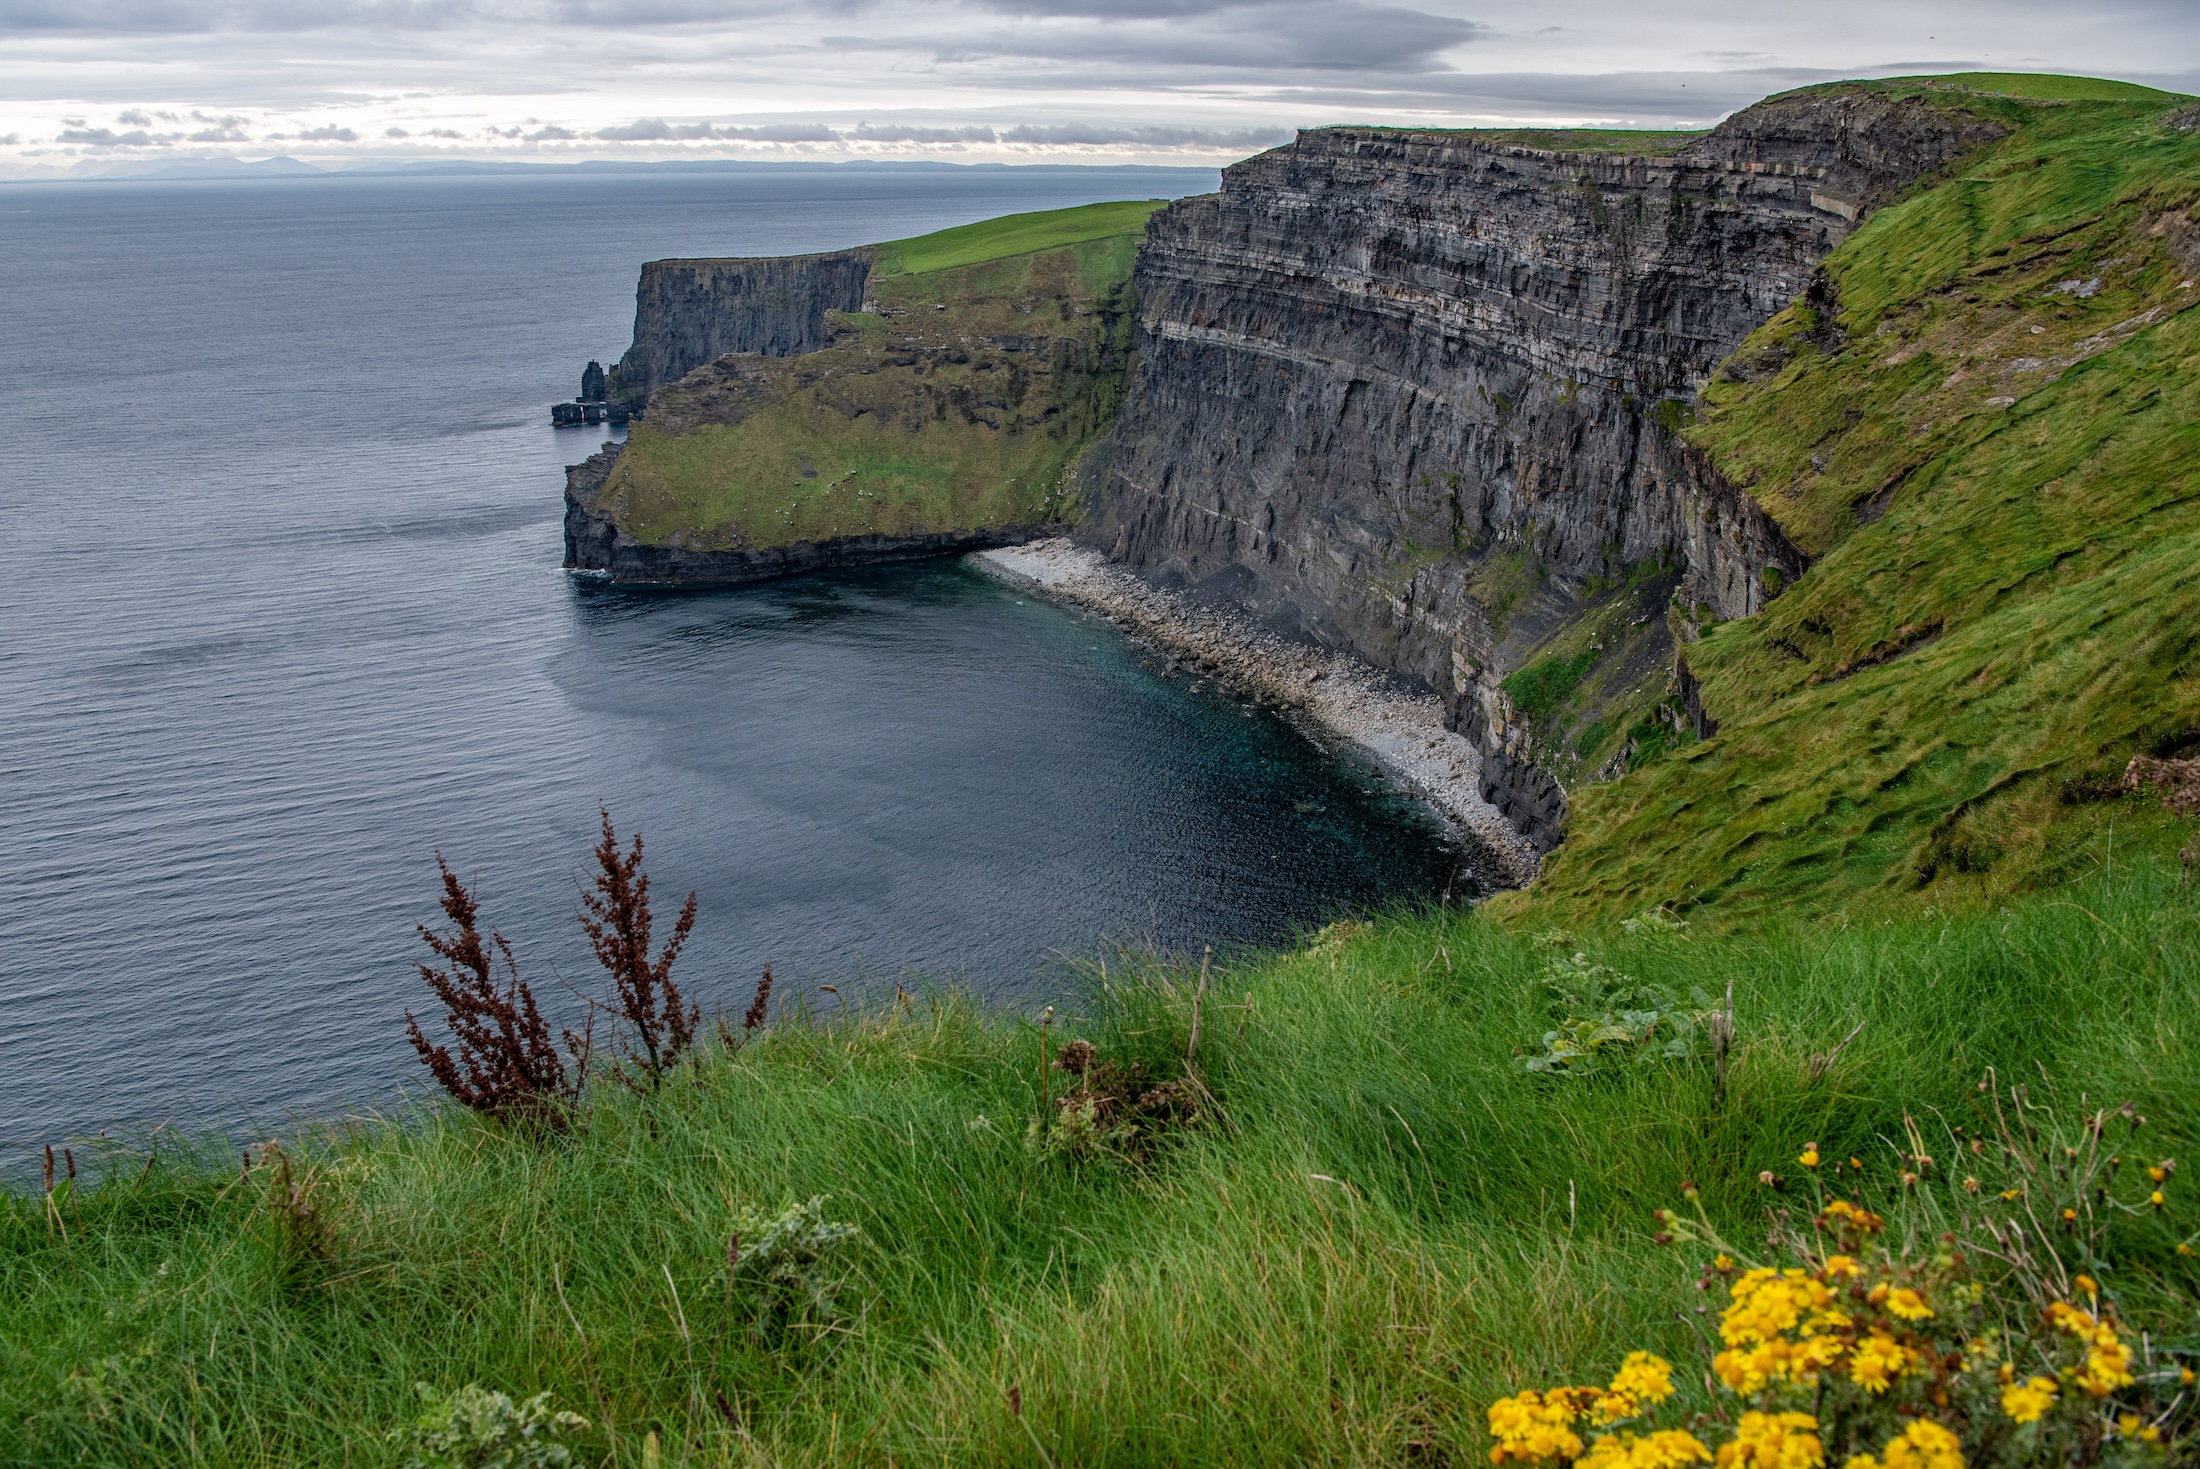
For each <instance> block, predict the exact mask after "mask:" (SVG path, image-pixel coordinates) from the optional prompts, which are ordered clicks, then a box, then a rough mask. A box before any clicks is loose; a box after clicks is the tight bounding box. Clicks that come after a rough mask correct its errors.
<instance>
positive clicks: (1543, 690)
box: [1501, 651, 1597, 720]
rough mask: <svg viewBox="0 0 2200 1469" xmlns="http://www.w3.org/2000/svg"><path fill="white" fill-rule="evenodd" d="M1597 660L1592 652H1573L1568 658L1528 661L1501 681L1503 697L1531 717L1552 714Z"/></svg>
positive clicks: (1544, 717)
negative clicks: (1528, 662) (1523, 666)
mask: <svg viewBox="0 0 2200 1469" xmlns="http://www.w3.org/2000/svg"><path fill="white" fill-rule="evenodd" d="M1596 661H1597V655H1596V654H1595V652H1593V651H1591V652H1584V653H1576V654H1575V655H1574V656H1573V657H1571V658H1566V657H1557V658H1545V659H1543V660H1542V661H1541V662H1537V663H1531V664H1529V665H1528V666H1527V667H1526V668H1523V669H1521V670H1520V671H1519V672H1518V673H1515V674H1514V675H1513V676H1512V677H1510V678H1508V679H1506V680H1505V682H1504V683H1503V685H1501V687H1503V689H1504V690H1505V697H1506V698H1508V699H1510V700H1512V701H1513V707H1514V708H1515V709H1518V710H1519V711H1520V712H1521V713H1522V714H1523V715H1525V716H1526V717H1527V718H1529V719H1533V720H1543V719H1548V718H1549V717H1550V716H1551V715H1552V714H1554V713H1556V712H1557V710H1558V706H1559V705H1560V704H1562V703H1564V702H1565V701H1566V697H1567V695H1569V694H1571V693H1573V691H1574V690H1575V689H1576V688H1578V687H1580V685H1581V680H1582V678H1583V677H1584V676H1585V675H1586V674H1587V673H1588V672H1589V668H1590V665H1591V664H1593V663H1595V662H1596Z"/></svg>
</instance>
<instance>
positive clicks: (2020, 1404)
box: [2001, 1377, 2061, 1423]
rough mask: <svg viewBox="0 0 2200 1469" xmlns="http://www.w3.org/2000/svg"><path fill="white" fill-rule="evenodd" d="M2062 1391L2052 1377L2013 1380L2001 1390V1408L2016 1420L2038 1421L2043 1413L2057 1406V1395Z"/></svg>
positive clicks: (2018, 1421)
mask: <svg viewBox="0 0 2200 1469" xmlns="http://www.w3.org/2000/svg"><path fill="white" fill-rule="evenodd" d="M2060 1391H2061V1389H2060V1388H2059V1387H2057V1386H2056V1385H2055V1379H2054V1378H2052V1377H2030V1378H2027V1379H2025V1380H2024V1381H2023V1382H2012V1383H2010V1384H2009V1385H2008V1386H2007V1387H2004V1388H2003V1389H2002V1390H2001V1410H2002V1411H2003V1412H2004V1413H2007V1414H2008V1415H2009V1417H2010V1419H2011V1420H2012V1421H2014V1422H2017V1423H2037V1422H2038V1421H2039V1420H2040V1415H2041V1414H2043V1413H2045V1412H2046V1411H2047V1410H2048V1409H2049V1408H2052V1407H2054V1406H2055V1395H2056V1393H2058V1392H2060Z"/></svg>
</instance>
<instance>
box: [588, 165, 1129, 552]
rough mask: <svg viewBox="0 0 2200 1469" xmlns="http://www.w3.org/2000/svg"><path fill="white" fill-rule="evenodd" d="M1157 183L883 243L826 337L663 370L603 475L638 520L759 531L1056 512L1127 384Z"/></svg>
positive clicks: (693, 537)
mask: <svg viewBox="0 0 2200 1469" xmlns="http://www.w3.org/2000/svg"><path fill="white" fill-rule="evenodd" d="M1158 207H1160V206H1159V204H1158V203H1157V202H1154V201H1142V202H1133V203H1120V204H1096V205H1089V206H1085V207H1083V208H1078V209H1062V210H1054V211H1051V212H1048V213H1044V214H1024V215H1011V216H1009V217H1007V218H1005V219H996V220H987V221H984V222H983V223H980V224H975V225H967V226H964V227H962V228H960V229H953V230H945V231H942V232H940V233H938V234H934V235H925V236H922V237H919V238H917V239H914V240H904V241H898V242H895V243H893V244H889V245H882V246H880V247H879V264H878V269H877V271H876V273H875V274H874V276H873V281H872V288H871V289H872V294H873V296H874V297H875V299H876V304H877V305H878V307H879V311H878V312H877V313H875V314H868V315H851V316H848V317H845V318H843V319H842V321H843V329H842V331H841V332H840V334H839V335H838V336H837V337H836V339H835V341H834V343H833V344H832V345H831V346H829V347H827V348H825V349H824V350H822V351H818V352H811V353H805V354H803V355H801V356H799V357H790V358H764V357H756V358H748V359H744V361H745V366H744V368H743V372H744V374H745V376H744V377H743V378H742V379H741V380H739V381H737V382H734V383H731V384H727V383H722V382H717V381H713V380H712V370H705V372H704V373H703V374H701V375H699V376H696V377H691V378H690V379H688V380H687V381H684V382H681V383H676V384H670V385H668V386H666V387H664V388H660V389H659V390H658V392H657V394H656V395H655V396H654V397H653V398H652V400H651V405H650V414H649V417H648V418H647V419H645V420H644V421H643V422H641V423H639V424H637V425H636V426H635V429H634V433H633V436H632V439H631V441H630V443H629V446H628V448H627V450H626V452H625V453H624V454H623V455H622V456H621V459H620V462H619V464H618V466H617V468H616V469H615V470H614V472H613V476H612V479H611V481H610V483H609V485H608V486H607V487H606V496H605V499H606V503H607V504H609V505H610V506H611V507H612V509H613V512H614V514H615V515H616V516H617V518H618V521H619V523H620V525H621V527H622V528H623V529H625V530H627V531H628V532H629V533H630V534H632V535H634V536H635V537H636V538H637V539H640V540H642V541H644V542H648V543H652V544H661V543H664V542H666V541H669V540H672V539H673V538H675V537H677V538H679V539H680V540H681V541H682V542H683V543H685V544H688V545H694V546H709V547H736V546H739V547H768V546H775V545H784V544H790V543H795V542H802V541H818V540H827V539H831V538H834V537H839V536H851V535H865V534H883V535H906V534H911V533H917V532H941V531H968V530H975V529H979V528H983V527H988V526H1006V525H1027V524H1036V523H1043V522H1047V521H1054V520H1060V519H1063V518H1065V517H1067V516H1069V515H1070V514H1072V513H1073V512H1074V508H1075V505H1074V498H1073V496H1072V494H1071V492H1070V490H1069V488H1068V485H1067V474H1068V471H1069V468H1070V466H1071V464H1072V463H1073V462H1074V461H1075V459H1076V457H1077V455H1078V454H1079V453H1080V452H1081V451H1082V450H1083V449H1084V447H1085V446H1086V445H1087V444H1088V443H1089V442H1090V440H1091V438H1092V436H1093V434H1095V433H1096V432H1097V431H1098V430H1099V429H1101V428H1102V427H1104V426H1105V425H1106V423H1107V422H1108V421H1109V419H1110V418H1111V417H1112V416H1113V414H1114V411H1115V406H1116V403H1117V401H1118V400H1119V398H1120V394H1121V379H1122V370H1123V364H1124V360H1125V358H1124V354H1125V351H1126V349H1127V345H1128V343H1127V336H1126V333H1127V330H1128V320H1129V315H1128V311H1127V306H1126V302H1125V293H1126V292H1127V290H1128V283H1129V279H1130V267H1131V262H1132V258H1133V256H1134V254H1135V253H1136V248H1137V241H1138V237H1139V232H1140V231H1142V230H1143V229H1144V227H1145V222H1146V217H1147V215H1149V214H1151V213H1152V212H1153V211H1154V210H1155V209H1156V208H1158Z"/></svg>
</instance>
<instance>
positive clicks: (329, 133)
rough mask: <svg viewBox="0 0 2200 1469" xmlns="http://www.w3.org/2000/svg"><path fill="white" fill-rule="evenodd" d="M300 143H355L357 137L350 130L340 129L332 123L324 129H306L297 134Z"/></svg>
mask: <svg viewBox="0 0 2200 1469" xmlns="http://www.w3.org/2000/svg"><path fill="white" fill-rule="evenodd" d="M298 141H299V142H301V143H356V142H358V141H359V135H358V134H357V133H355V132H353V131H352V130H351V129H350V128H340V127H338V126H336V125H335V124H334V123H330V124H328V125H327V126H325V127H317V128H307V129H306V130H305V131H304V132H302V133H300V134H298Z"/></svg>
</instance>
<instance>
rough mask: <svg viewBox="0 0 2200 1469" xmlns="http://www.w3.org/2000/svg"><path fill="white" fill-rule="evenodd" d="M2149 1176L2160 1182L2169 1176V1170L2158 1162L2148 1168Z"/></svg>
mask: <svg viewBox="0 0 2200 1469" xmlns="http://www.w3.org/2000/svg"><path fill="white" fill-rule="evenodd" d="M2147 1177H2149V1178H2151V1179H2153V1180H2154V1181H2155V1182H2156V1183H2160V1182H2161V1181H2162V1180H2163V1179H2165V1178H2167V1177H2169V1170H2168V1169H2166V1168H2164V1167H2162V1165H2161V1164H2159V1163H2157V1164H2155V1165H2154V1166H2153V1167H2152V1168H2149V1169H2148V1170H2147Z"/></svg>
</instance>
